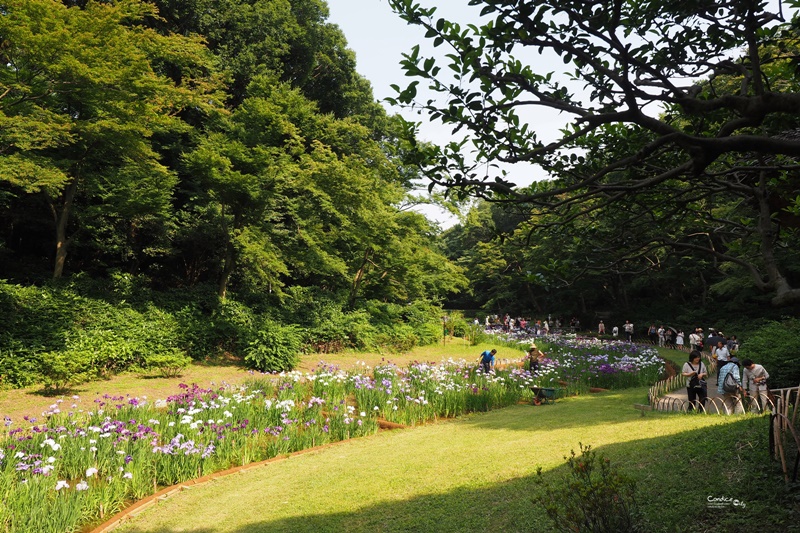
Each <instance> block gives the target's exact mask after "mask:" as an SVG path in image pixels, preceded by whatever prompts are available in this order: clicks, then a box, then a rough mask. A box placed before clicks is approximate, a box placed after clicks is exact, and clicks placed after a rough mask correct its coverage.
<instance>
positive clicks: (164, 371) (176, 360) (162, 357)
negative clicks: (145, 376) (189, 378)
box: [142, 348, 192, 378]
mask: <svg viewBox="0 0 800 533" xmlns="http://www.w3.org/2000/svg"><path fill="white" fill-rule="evenodd" d="M191 362H192V358H191V357H189V356H188V355H186V354H185V353H183V352H182V351H181V350H179V349H177V348H176V349H173V350H170V351H167V352H161V353H151V354H147V355H145V357H144V361H143V363H142V369H143V370H147V371H151V372H152V371H157V372H158V373H159V374H161V375H162V376H164V377H165V378H176V377H178V376H180V375H181V373H182V372H183V371H184V370H185V369H186V368H187V367H188V366H189V365H190V364H191Z"/></svg>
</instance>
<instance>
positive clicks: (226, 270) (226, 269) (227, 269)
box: [217, 238, 235, 300]
mask: <svg viewBox="0 0 800 533" xmlns="http://www.w3.org/2000/svg"><path fill="white" fill-rule="evenodd" d="M234 253H235V250H234V248H233V241H232V240H231V239H230V238H228V243H227V244H226V245H225V262H224V264H223V265H222V274H221V275H220V277H219V288H218V290H217V294H218V295H219V297H220V299H221V300H224V299H225V297H226V296H227V294H228V281H229V280H230V279H231V274H233V263H234Z"/></svg>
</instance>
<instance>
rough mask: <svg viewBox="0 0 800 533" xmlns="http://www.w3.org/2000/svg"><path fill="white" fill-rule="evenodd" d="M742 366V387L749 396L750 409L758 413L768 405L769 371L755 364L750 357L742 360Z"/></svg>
mask: <svg viewBox="0 0 800 533" xmlns="http://www.w3.org/2000/svg"><path fill="white" fill-rule="evenodd" d="M742 366H743V367H744V375H743V376H742V388H744V390H745V392H746V393H747V395H748V396H749V398H750V401H751V404H750V410H751V411H753V412H755V413H760V412H761V411H762V410H764V409H766V408H767V407H769V406H770V405H771V404H770V401H769V394H768V393H767V390H768V387H767V378H769V372H767V370H766V369H765V368H764V367H763V366H761V365H757V364H755V363H754V362H753V361H752V360H750V359H745V360H744V361H742Z"/></svg>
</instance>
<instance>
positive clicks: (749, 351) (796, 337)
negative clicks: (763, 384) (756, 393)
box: [738, 318, 800, 389]
mask: <svg viewBox="0 0 800 533" xmlns="http://www.w3.org/2000/svg"><path fill="white" fill-rule="evenodd" d="M798 354H800V319H797V318H791V319H787V320H783V321H781V322H769V323H767V324H766V325H764V326H762V327H761V328H759V329H757V330H756V331H755V332H754V333H752V334H751V335H750V336H749V337H747V338H746V339H745V340H744V342H743V343H742V345H741V348H740V349H739V354H738V357H739V359H740V360H742V359H745V358H748V359H752V360H753V361H755V362H756V363H758V364H761V365H764V368H766V369H767V372H769V386H770V387H771V388H773V389H779V388H784V387H796V386H797V385H798V384H800V357H798Z"/></svg>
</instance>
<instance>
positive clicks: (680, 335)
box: [675, 330, 683, 351]
mask: <svg viewBox="0 0 800 533" xmlns="http://www.w3.org/2000/svg"><path fill="white" fill-rule="evenodd" d="M675 344H676V345H677V346H678V349H679V350H681V351H683V330H680V331H678V334H677V335H676V336H675Z"/></svg>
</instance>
